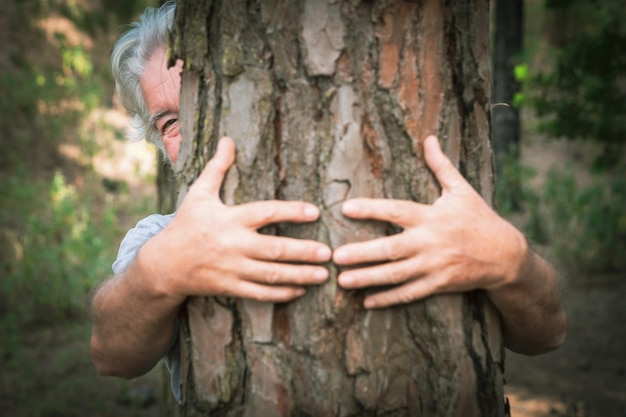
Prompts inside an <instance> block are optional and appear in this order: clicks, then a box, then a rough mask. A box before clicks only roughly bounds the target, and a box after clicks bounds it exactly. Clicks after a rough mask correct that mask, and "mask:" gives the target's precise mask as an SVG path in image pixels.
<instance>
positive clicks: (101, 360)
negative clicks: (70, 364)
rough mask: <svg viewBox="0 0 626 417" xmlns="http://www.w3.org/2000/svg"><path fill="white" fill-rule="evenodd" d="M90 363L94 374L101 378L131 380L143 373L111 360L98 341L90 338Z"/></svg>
mask: <svg viewBox="0 0 626 417" xmlns="http://www.w3.org/2000/svg"><path fill="white" fill-rule="evenodd" d="M90 348H91V362H92V363H93V365H94V368H96V372H98V374H100V375H102V376H115V377H119V378H125V379H132V378H136V377H139V376H141V375H143V374H144V373H145V372H138V371H136V370H134V369H133V368H132V367H130V366H125V365H123V364H122V363H120V362H119V361H115V360H112V359H111V355H109V354H106V353H105V352H104V350H103V349H102V347H101V344H100V343H99V341H98V339H97V338H96V337H94V336H92V337H91V342H90Z"/></svg>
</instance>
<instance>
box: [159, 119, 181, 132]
mask: <svg viewBox="0 0 626 417" xmlns="http://www.w3.org/2000/svg"><path fill="white" fill-rule="evenodd" d="M177 125H178V119H169V120H168V121H167V122H165V124H164V125H163V127H162V128H161V132H162V134H163V135H168V134H169V133H171V132H172V130H173V129H174V128H175V127H176V126H177Z"/></svg>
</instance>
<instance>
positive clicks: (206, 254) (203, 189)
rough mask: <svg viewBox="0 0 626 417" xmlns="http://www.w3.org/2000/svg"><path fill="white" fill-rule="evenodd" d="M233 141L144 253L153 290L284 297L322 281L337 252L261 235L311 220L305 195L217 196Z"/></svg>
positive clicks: (313, 212) (314, 213) (223, 143)
mask: <svg viewBox="0 0 626 417" xmlns="http://www.w3.org/2000/svg"><path fill="white" fill-rule="evenodd" d="M234 158H235V145H234V142H233V141H232V140H231V139H230V138H223V139H221V140H220V143H219V144H218V147H217V151H216V153H215V155H214V157H213V158H212V159H211V160H210V161H209V163H208V164H207V166H206V167H205V169H204V170H203V172H202V173H201V175H200V176H199V177H198V179H197V180H196V181H195V182H194V184H193V185H192V186H191V188H190V189H189V192H188V194H187V195H186V196H185V199H184V201H183V203H182V204H181V206H180V208H179V209H178V211H177V212H176V215H175V217H174V219H173V220H172V222H171V223H170V224H169V225H168V227H167V228H166V229H165V230H163V231H162V232H161V233H159V234H158V235H157V236H155V237H154V238H152V239H150V241H148V242H147V243H146V244H145V245H144V247H143V248H142V249H141V250H140V251H139V254H138V258H137V260H138V262H140V263H141V265H142V268H145V269H146V271H149V273H148V274H146V276H149V277H151V278H152V279H153V280H154V281H153V282H152V285H151V286H152V288H154V289H155V290H156V291H157V292H159V293H161V294H162V295H165V296H173V297H174V298H180V300H181V301H182V300H184V298H186V297H187V296H191V295H217V296H229V297H240V298H250V299H255V300H260V301H269V302H285V301H289V300H292V299H294V298H297V297H299V296H301V295H303V294H304V286H306V285H312V284H320V283H322V282H324V281H325V280H326V279H327V278H328V271H327V269H326V268H325V267H323V266H321V265H316V264H320V263H323V262H327V261H329V260H330V258H331V250H330V248H329V247H328V246H327V245H325V244H323V243H320V242H316V241H313V240H303V239H295V238H287V237H280V236H271V235H264V234H260V233H258V229H260V228H262V227H264V226H267V225H269V224H273V223H279V222H297V223H301V222H311V221H314V220H316V219H317V218H318V217H319V209H318V208H317V207H316V206H314V205H312V204H309V203H305V202H301V201H258V202H253V203H247V204H241V205H238V206H227V205H225V204H224V203H223V202H222V201H221V199H220V196H219V192H220V188H221V185H222V182H223V181H224V177H225V175H226V172H227V171H228V170H229V168H230V167H231V166H232V164H233V162H234Z"/></svg>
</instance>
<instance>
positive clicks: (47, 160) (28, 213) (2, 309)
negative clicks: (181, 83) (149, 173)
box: [0, 0, 152, 363]
mask: <svg viewBox="0 0 626 417" xmlns="http://www.w3.org/2000/svg"><path fill="white" fill-rule="evenodd" d="M151 4H152V2H151V1H146V0H135V1H115V2H106V3H105V2H102V4H98V2H87V3H85V2H78V1H75V0H67V1H61V0H58V1H57V0H20V1H18V0H13V1H8V2H7V3H6V4H5V5H4V6H3V13H5V17H6V19H5V23H6V24H7V25H8V27H7V28H6V29H7V30H6V31H4V32H3V33H5V34H8V35H7V36H9V38H8V39H3V41H4V42H3V46H2V47H1V48H3V49H2V50H0V51H3V52H5V53H3V55H2V59H0V94H2V100H0V146H1V147H2V150H3V151H2V152H0V183H1V189H2V193H0V207H1V211H0V271H1V273H2V275H3V277H2V280H0V331H1V332H2V335H3V343H2V344H1V346H0V363H1V362H2V359H3V357H4V356H5V355H8V354H9V352H11V354H14V353H15V352H17V351H18V350H19V349H17V347H18V344H19V342H20V338H21V334H22V333H23V332H24V329H30V328H33V327H40V326H44V325H49V324H53V323H54V324H58V323H63V322H65V321H66V320H72V319H75V318H79V319H81V320H84V319H85V318H86V311H87V309H86V306H87V301H88V294H89V292H90V291H91V289H92V288H93V287H94V286H95V285H97V283H99V282H101V281H102V280H103V279H105V278H106V277H107V276H109V274H110V273H111V272H110V271H111V262H112V260H113V259H114V258H115V253H116V251H117V245H118V244H119V240H120V239H121V236H123V233H124V230H123V229H122V227H121V226H120V224H119V223H118V219H119V217H120V215H122V214H123V213H124V212H126V213H127V212H128V210H129V208H128V207H131V208H130V210H133V212H134V213H135V212H139V211H140V210H145V209H146V201H133V202H130V203H129V204H126V205H125V206H124V207H121V205H120V202H124V201H126V200H131V198H130V196H128V190H127V189H125V188H124V187H117V188H116V190H113V191H112V190H107V189H105V188H104V187H103V184H104V182H105V181H104V179H102V178H100V177H99V176H98V175H97V174H96V173H95V172H94V171H93V167H92V166H91V161H90V160H89V158H90V157H92V156H93V155H94V154H95V153H96V151H101V149H98V148H99V147H101V146H102V141H100V142H96V138H95V136H94V135H95V134H97V133H96V131H99V132H102V131H104V129H107V128H109V129H110V126H109V127H107V126H105V125H103V124H102V123H100V124H99V125H94V123H95V122H91V123H92V125H90V127H89V128H87V127H85V126H87V120H89V118H90V117H91V115H92V112H93V111H94V110H95V109H97V108H100V107H107V106H109V105H110V101H111V96H112V88H113V85H112V80H111V77H110V74H109V69H108V66H107V65H108V55H109V52H110V48H111V43H112V40H113V39H114V38H115V36H116V35H117V32H118V31H119V26H120V25H122V24H125V23H127V22H129V21H131V20H133V18H134V16H135V15H137V13H138V12H140V11H141V10H143V8H144V7H145V6H146V5H151ZM86 7H89V9H87V8H86ZM50 16H62V17H64V18H67V19H68V20H69V22H70V23H69V25H66V26H63V27H62V29H63V30H61V29H59V30H55V32H54V33H52V36H50V33H48V34H46V33H45V32H44V30H43V29H42V25H41V21H42V20H44V19H46V18H48V17H50ZM68 27H69V29H68ZM68 30H69V32H67V31H68ZM70 33H71V34H72V35H73V37H72V39H71V41H70V36H69V34H70ZM77 39H78V42H77ZM103 40H105V42H98V41H103ZM33 45H37V46H36V47H34V48H33ZM103 62H104V63H105V64H106V65H103ZM98 129H99V130H98ZM116 134H117V133H115V134H112V135H116ZM61 144H69V145H72V146H73V147H74V148H75V149H78V150H79V154H80V157H77V158H68V157H67V156H66V155H63V154H62V153H60V151H59V145H61ZM122 185H123V184H122ZM107 191H108V192H107ZM122 205H123V204H122Z"/></svg>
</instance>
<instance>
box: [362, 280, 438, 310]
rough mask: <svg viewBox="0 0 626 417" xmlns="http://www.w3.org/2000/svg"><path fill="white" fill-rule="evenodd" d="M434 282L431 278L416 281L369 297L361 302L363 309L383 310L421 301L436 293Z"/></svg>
mask: <svg viewBox="0 0 626 417" xmlns="http://www.w3.org/2000/svg"><path fill="white" fill-rule="evenodd" d="M435 282H436V281H435V280H434V279H433V278H428V279H416V280H413V281H411V282H408V283H406V284H404V285H400V286H397V287H392V288H389V289H386V290H382V291H379V292H376V293H374V294H372V295H369V296H367V297H366V298H365V300H364V301H363V305H364V307H365V308H384V307H390V306H394V305H398V304H408V303H411V302H413V301H417V300H422V299H424V298H426V297H429V296H431V295H433V294H435V293H436V292H437V286H436V284H435Z"/></svg>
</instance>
